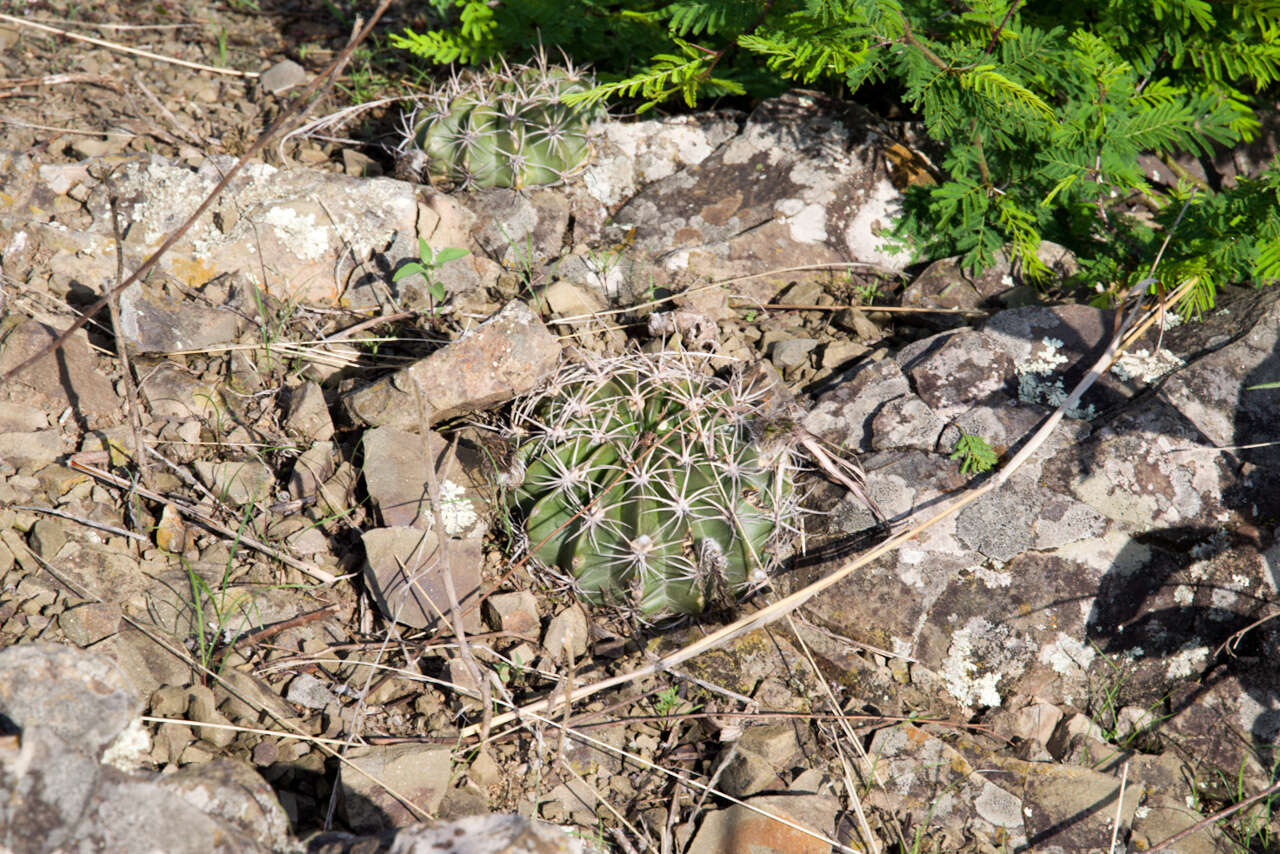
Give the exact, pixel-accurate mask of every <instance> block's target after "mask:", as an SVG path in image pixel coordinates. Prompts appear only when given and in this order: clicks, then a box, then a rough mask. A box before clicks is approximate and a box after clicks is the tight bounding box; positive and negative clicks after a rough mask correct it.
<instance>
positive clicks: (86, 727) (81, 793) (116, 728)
mask: <svg viewBox="0 0 1280 854" xmlns="http://www.w3.org/2000/svg"><path fill="white" fill-rule="evenodd" d="M141 705H142V704H141V701H140V700H139V699H138V697H137V695H136V694H134V693H133V692H132V690H131V689H130V688H129V686H128V684H127V682H126V680H125V677H124V675H123V673H122V672H121V671H120V669H119V668H118V667H117V666H116V665H115V664H113V663H112V662H111V661H109V660H106V659H104V658H102V657H101V656H97V655H93V654H90V653H84V652H81V651H79V650H76V649H73V648H71V647H55V646H51V645H46V644H31V645H25V646H18V647H10V648H9V649H6V650H3V651H0V714H2V715H3V716H4V717H5V718H7V719H8V720H9V721H11V722H13V723H14V724H16V725H17V726H18V727H20V728H21V730H22V732H21V736H20V738H21V748H20V749H19V748H17V747H16V746H13V747H10V746H0V758H3V759H4V761H2V762H0V790H3V791H5V792H8V793H10V795H11V796H10V797H7V798H4V799H0V847H3V848H5V849H6V850H10V851H52V850H74V851H139V850H157V851H172V852H180V854H186V852H191V854H195V852H200V851H206V852H207V851H215V852H227V854H230V852H259V851H260V852H267V851H271V850H273V849H276V848H277V843H280V844H283V843H285V842H286V841H287V840H286V838H285V836H284V835H283V833H281V832H280V830H281V827H282V825H281V824H280V823H279V821H278V820H277V821H274V822H272V821H269V820H267V816H268V815H269V814H270V812H271V807H272V804H273V803H274V797H273V796H272V794H271V790H270V787H268V786H267V784H266V782H265V781H263V780H262V778H260V777H258V776H257V775H256V774H252V772H248V771H247V769H245V772H244V773H237V774H236V775H235V778H234V781H232V780H230V779H225V778H224V779H223V780H219V781H213V782H211V783H206V784H203V785H201V786H198V787H197V786H190V787H188V786H183V785H182V783H181V782H177V781H175V783H176V785H178V787H180V788H183V789H184V794H185V795H186V797H185V798H184V797H182V796H179V795H178V794H176V793H174V792H173V791H172V790H171V788H169V787H168V785H167V784H166V783H165V782H163V781H161V780H158V779H156V778H155V777H154V776H146V775H143V776H134V775H130V774H126V773H123V772H121V771H119V770H117V769H115V768H113V767H110V766H107V765H101V764H99V763H98V759H97V757H98V756H99V755H102V754H103V752H104V748H106V747H107V745H108V743H110V742H111V741H112V740H113V739H115V738H116V737H117V736H118V735H119V734H120V733H121V732H123V731H125V730H126V725H127V724H128V723H129V722H130V721H131V720H133V719H134V717H135V715H136V714H137V713H138V711H140V709H141ZM19 752H20V753H21V756H20V757H19V756H18V755H17V754H18V753H19ZM10 754H11V755H10ZM185 773H186V778H187V779H188V780H190V779H192V778H194V777H196V776H198V774H197V773H196V772H185ZM215 790H216V791H215ZM197 792H198V794H197ZM245 792H251V793H252V794H251V797H252V798H253V800H254V801H255V803H256V804H257V814H256V815H254V816H252V817H250V816H249V812H250V811H248V810H246V809H244V807H243V805H242V806H241V807H239V808H232V809H228V808H227V807H228V805H230V804H233V803H235V801H236V799H237V798H243V797H244V793H245ZM192 801H194V802H196V803H199V804H200V806H201V807H204V808H208V810H209V812H206V811H203V810H202V809H199V808H197V806H195V805H193V803H192ZM242 804H243V802H242ZM274 811H275V815H276V816H279V814H280V810H279V806H278V805H275V806H274ZM210 813H214V814H212V815H211V814H210ZM233 814H235V815H233ZM227 816H231V817H232V821H227V820H226V818H225V817H227ZM239 819H246V821H240V820H239ZM247 825H253V827H252V829H251V830H249V829H247ZM265 839H270V842H265V841H260V840H265ZM33 844H35V845H36V847H32V846H33Z"/></svg>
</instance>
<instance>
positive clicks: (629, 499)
mask: <svg viewBox="0 0 1280 854" xmlns="http://www.w3.org/2000/svg"><path fill="white" fill-rule="evenodd" d="M696 359H697V357H696V356H694V355H691V354H685V353H681V354H674V353H665V354H658V355H644V354H631V355H626V356H621V357H616V358H610V359H604V360H595V361H592V362H589V363H584V364H573V365H569V366H566V367H565V368H563V369H562V370H561V371H560V372H559V373H558V375H557V376H556V377H554V378H553V380H552V381H551V382H550V383H549V384H548V386H547V387H546V388H544V389H543V390H542V391H540V392H539V393H536V394H534V395H531V396H529V397H527V398H525V399H524V400H523V401H521V402H520V403H519V404H518V405H517V407H516V410H515V413H514V416H513V422H512V424H513V428H514V432H515V433H516V437H517V441H518V443H519V444H518V448H517V450H516V455H515V472H516V474H515V476H514V477H513V478H512V481H513V484H512V485H514V489H513V490H512V493H511V495H510V499H509V505H510V506H511V507H512V509H514V510H515V511H516V515H517V516H518V517H519V518H520V519H521V520H522V522H523V526H524V527H523V531H524V533H525V534H526V535H527V537H528V541H529V542H528V547H529V549H530V550H531V552H532V556H533V557H534V558H535V560H536V561H537V562H538V563H539V564H540V565H541V566H542V567H544V568H545V569H548V570H551V571H552V572H556V573H562V574H564V575H566V576H570V577H571V578H572V581H573V584H574V586H576V588H577V589H578V590H579V591H580V593H581V594H582V595H583V596H584V597H585V598H586V599H587V600H588V601H590V602H592V603H595V604H611V605H615V606H620V607H623V608H626V609H628V610H634V611H635V612H636V613H638V614H639V616H641V617H645V618H651V617H661V616H669V615H675V614H696V613H699V612H701V611H702V610H703V609H704V608H705V607H706V606H707V604H708V603H709V602H710V601H712V600H713V599H714V598H716V597H724V598H736V597H738V596H740V595H742V594H743V593H745V592H747V591H748V590H750V589H751V588H753V587H755V586H758V585H759V584H760V583H761V582H763V581H764V580H765V579H766V578H767V577H768V573H769V571H770V570H771V569H772V568H773V567H774V564H775V562H776V561H777V552H778V546H779V544H780V541H781V540H782V539H783V538H784V537H785V536H786V535H787V533H788V532H792V531H794V530H796V528H795V522H794V520H795V518H796V516H797V514H798V512H799V500H798V498H797V496H796V490H795V487H794V482H793V475H794V473H795V471H796V468H797V465H796V460H795V458H794V457H793V450H792V447H793V446H792V444H789V443H786V442H767V443H764V444H761V443H758V442H757V441H756V439H757V437H758V435H759V434H760V432H761V431H760V430H759V429H758V427H759V425H758V423H757V422H758V420H759V419H758V416H759V414H760V411H761V406H762V404H763V402H764V399H765V397H766V390H765V389H764V387H762V386H759V385H753V384H752V383H750V382H748V381H746V380H744V379H743V377H742V376H741V375H737V376H735V377H734V378H732V379H730V380H728V381H722V380H719V379H716V378H715V377H713V376H709V375H706V374H704V373H703V372H702V371H700V370H699V368H700V367H701V365H699V364H698V363H697V362H696V361H695V360H696ZM516 483H518V485H515V484H516Z"/></svg>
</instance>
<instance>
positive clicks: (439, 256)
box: [435, 246, 471, 267]
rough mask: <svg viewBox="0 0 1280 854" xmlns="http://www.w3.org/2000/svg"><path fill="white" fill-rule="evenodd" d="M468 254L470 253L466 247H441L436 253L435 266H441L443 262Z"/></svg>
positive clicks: (455, 259) (446, 262)
mask: <svg viewBox="0 0 1280 854" xmlns="http://www.w3.org/2000/svg"><path fill="white" fill-rule="evenodd" d="M470 254H471V253H470V252H469V251H467V250H466V249H458V248H456V247H452V246H451V247H449V248H447V249H441V250H440V251H439V252H437V253H436V262H435V266H437V267H443V266H444V265H445V264H448V263H449V262H450V261H457V260H458V259H459V258H465V257H467V256H468V255H470Z"/></svg>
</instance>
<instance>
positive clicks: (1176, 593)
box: [1173, 584, 1196, 608]
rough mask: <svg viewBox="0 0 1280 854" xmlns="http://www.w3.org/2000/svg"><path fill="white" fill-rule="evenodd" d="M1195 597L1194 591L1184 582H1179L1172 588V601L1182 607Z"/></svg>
mask: <svg viewBox="0 0 1280 854" xmlns="http://www.w3.org/2000/svg"><path fill="white" fill-rule="evenodd" d="M1195 599H1196V593H1195V591H1194V590H1192V589H1191V588H1190V587H1188V586H1187V585H1185V584H1179V585H1178V586H1177V587H1175V588H1174V589H1173V601H1175V602H1177V603H1178V604H1179V605H1181V606H1182V607H1184V608H1185V607H1187V606H1188V605H1190V604H1191V603H1192V602H1194V601H1195Z"/></svg>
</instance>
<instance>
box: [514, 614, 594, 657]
mask: <svg viewBox="0 0 1280 854" xmlns="http://www.w3.org/2000/svg"><path fill="white" fill-rule="evenodd" d="M490 601H492V599H491V600H490ZM587 639H588V638H587V613H586V611H584V610H583V609H582V606H581V605H570V606H569V607H568V608H565V609H564V610H563V611H561V612H560V613H559V614H556V615H555V616H554V617H552V618H551V622H550V623H548V624H547V630H546V632H545V633H544V634H543V636H542V647H543V649H545V650H546V651H547V654H548V655H550V656H551V658H552V660H553V661H566V660H567V661H577V660H578V659H579V658H581V657H582V656H584V655H586V654H587Z"/></svg>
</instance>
